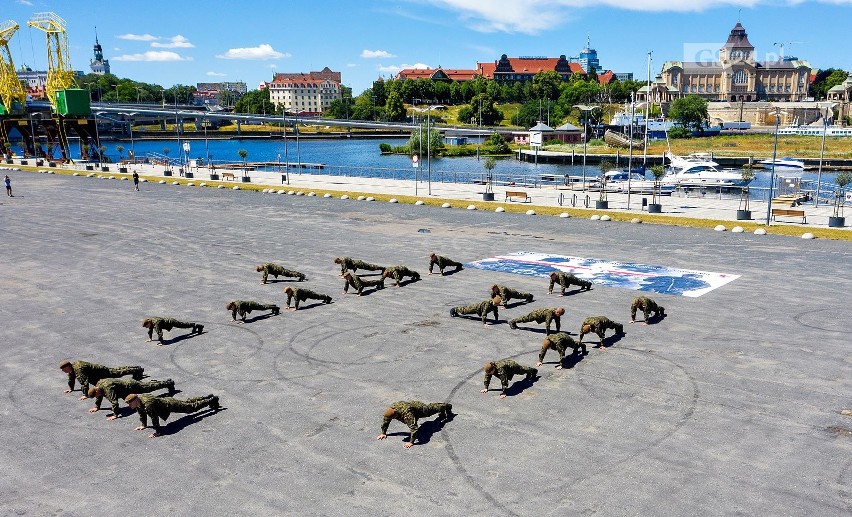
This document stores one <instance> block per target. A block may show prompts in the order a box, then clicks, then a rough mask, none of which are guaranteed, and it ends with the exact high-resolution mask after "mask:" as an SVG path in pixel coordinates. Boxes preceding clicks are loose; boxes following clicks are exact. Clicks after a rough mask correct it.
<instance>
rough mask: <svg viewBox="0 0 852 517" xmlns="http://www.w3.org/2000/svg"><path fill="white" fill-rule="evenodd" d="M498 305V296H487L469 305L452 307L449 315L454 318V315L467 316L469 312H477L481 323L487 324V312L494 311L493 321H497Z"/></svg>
mask: <svg viewBox="0 0 852 517" xmlns="http://www.w3.org/2000/svg"><path fill="white" fill-rule="evenodd" d="M499 306H500V297H499V296H495V297H494V298H489V299H487V300H485V301H484V302H480V303H474V304H471V305H462V306H461V307H453V308H452V309H450V316H451V317H453V318H455V317H456V316H467V315H469V314H477V315H479V317H481V318H482V324H483V325H488V321H487V319H488V313H489V312H493V313H494V323H497V321H498V320H497V318H498V309H497V308H498V307H499Z"/></svg>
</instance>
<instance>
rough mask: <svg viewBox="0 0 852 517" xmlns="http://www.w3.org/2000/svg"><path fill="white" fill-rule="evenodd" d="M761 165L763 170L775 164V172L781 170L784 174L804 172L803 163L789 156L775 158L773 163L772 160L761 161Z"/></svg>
mask: <svg viewBox="0 0 852 517" xmlns="http://www.w3.org/2000/svg"><path fill="white" fill-rule="evenodd" d="M760 163H761V164H763V166H764V168H766V169H771V168H772V165H773V163H774V164H775V170H776V171H777V170H783V171H784V172H790V171H793V172H796V171H798V172H803V171H804V170H805V162H803V161H802V160H797V159H795V158H790V157H789V156H785V157H783V158H776V159H775V161H774V162H773V161H772V159H769V160H763V161H762V162H760Z"/></svg>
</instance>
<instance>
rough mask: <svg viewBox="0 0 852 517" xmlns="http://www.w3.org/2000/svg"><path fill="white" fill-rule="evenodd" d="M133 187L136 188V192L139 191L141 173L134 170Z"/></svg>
mask: <svg viewBox="0 0 852 517" xmlns="http://www.w3.org/2000/svg"><path fill="white" fill-rule="evenodd" d="M133 188H135V189H136V192H139V173H138V172H136V171H133Z"/></svg>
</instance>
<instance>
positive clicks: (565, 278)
mask: <svg viewBox="0 0 852 517" xmlns="http://www.w3.org/2000/svg"><path fill="white" fill-rule="evenodd" d="M557 283H558V284H559V286H560V287H561V288H562V295H563V296H565V290H566V289H568V288H570V287H571V286H572V285H577V286H580V290H581V291H588V290H590V289H591V288H592V283H591V282H589V281H588V280H581V279H579V278H577V277H576V276H574V275H572V274H571V273H557V272H556V271H554V272H553V273H550V287H548V288H547V294H553V285H554V284H557Z"/></svg>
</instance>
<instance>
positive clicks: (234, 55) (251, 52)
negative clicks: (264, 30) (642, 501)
mask: <svg viewBox="0 0 852 517" xmlns="http://www.w3.org/2000/svg"><path fill="white" fill-rule="evenodd" d="M291 56H292V55H291V54H289V53H286V52H278V51H277V50H275V49H273V48H272V45H270V44H268V43H262V44H260V45H258V46H256V47H247V48H232V49H228V51H227V52H225V53H224V54H219V55H218V56H216V57H218V58H219V59H251V60H255V61H263V60H266V59H286V58H288V57H291Z"/></svg>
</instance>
